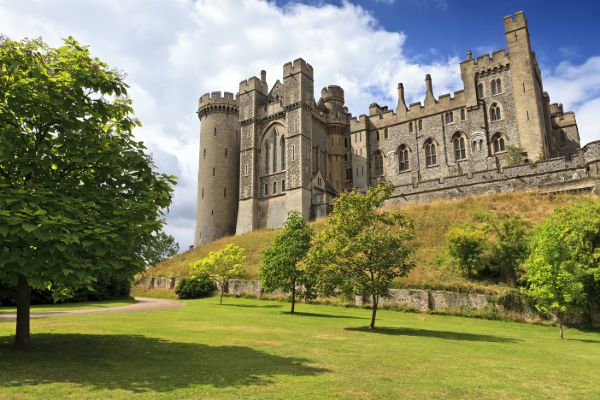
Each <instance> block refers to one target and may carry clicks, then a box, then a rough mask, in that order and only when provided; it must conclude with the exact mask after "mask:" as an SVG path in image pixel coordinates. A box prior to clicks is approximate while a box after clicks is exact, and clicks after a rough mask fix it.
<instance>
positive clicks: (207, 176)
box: [194, 92, 240, 246]
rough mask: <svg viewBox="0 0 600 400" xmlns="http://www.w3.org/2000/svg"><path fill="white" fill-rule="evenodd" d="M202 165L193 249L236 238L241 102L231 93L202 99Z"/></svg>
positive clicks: (199, 169)
mask: <svg viewBox="0 0 600 400" xmlns="http://www.w3.org/2000/svg"><path fill="white" fill-rule="evenodd" d="M198 117H199V118H200V162H199V166H198V198H197V206H196V235H195V239H194V245H195V246H198V245H201V244H204V243H208V242H211V241H213V240H216V239H218V238H220V237H223V236H227V235H233V234H234V233H235V226H236V221H237V208H238V194H239V162H240V159H239V154H240V153H239V151H240V140H239V129H240V126H239V120H238V100H237V99H236V98H234V96H233V94H232V93H227V92H225V93H224V95H221V92H213V93H211V94H210V95H209V94H208V93H207V94H205V95H203V96H202V97H200V102H199V106H198Z"/></svg>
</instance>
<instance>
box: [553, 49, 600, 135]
mask: <svg viewBox="0 0 600 400" xmlns="http://www.w3.org/2000/svg"><path fill="white" fill-rule="evenodd" d="M545 72H546V71H545ZM544 75H545V76H544V89H545V90H546V91H548V93H549V94H550V100H551V101H552V102H560V103H562V104H563V106H564V110H565V111H574V112H575V117H576V118H577V125H578V126H579V135H580V137H581V144H582V145H584V144H586V143H589V142H591V141H593V140H600V123H598V111H599V110H600V56H595V57H590V58H588V59H587V60H586V61H585V62H584V63H583V64H578V65H574V64H572V63H570V62H567V61H565V62H562V63H560V64H559V65H558V66H557V67H556V68H554V69H549V70H548V71H547V74H544Z"/></svg>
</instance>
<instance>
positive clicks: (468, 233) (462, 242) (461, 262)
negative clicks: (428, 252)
mask: <svg viewBox="0 0 600 400" xmlns="http://www.w3.org/2000/svg"><path fill="white" fill-rule="evenodd" d="M446 246H447V249H448V254H449V255H450V257H452V259H453V260H454V262H455V263H456V264H457V266H458V267H459V268H460V269H461V270H462V271H464V272H465V273H466V275H467V278H469V279H472V278H474V277H475V273H476V271H477V270H479V269H481V268H482V267H483V266H484V265H485V264H486V262H487V259H488V254H487V252H488V248H489V243H488V239H487V235H486V233H485V231H484V230H483V229H482V228H481V227H480V226H476V225H472V224H463V225H458V226H455V227H453V228H451V229H450V230H448V232H447V233H446Z"/></svg>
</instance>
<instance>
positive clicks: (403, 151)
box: [398, 144, 410, 172]
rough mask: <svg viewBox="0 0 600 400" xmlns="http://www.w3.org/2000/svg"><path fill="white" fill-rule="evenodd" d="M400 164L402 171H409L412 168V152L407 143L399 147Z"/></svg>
mask: <svg viewBox="0 0 600 400" xmlns="http://www.w3.org/2000/svg"><path fill="white" fill-rule="evenodd" d="M398 165H399V169H400V172H403V171H408V170H409V169H410V153H409V151H408V147H406V145H405V144H403V145H401V146H400V147H399V148H398Z"/></svg>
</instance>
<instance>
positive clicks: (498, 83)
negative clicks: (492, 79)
mask: <svg viewBox="0 0 600 400" xmlns="http://www.w3.org/2000/svg"><path fill="white" fill-rule="evenodd" d="M496 93H502V81H501V80H500V78H498V79H496Z"/></svg>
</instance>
